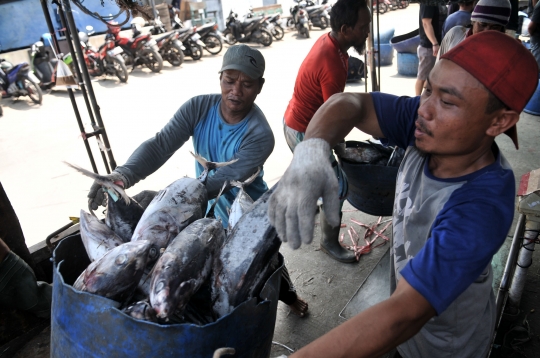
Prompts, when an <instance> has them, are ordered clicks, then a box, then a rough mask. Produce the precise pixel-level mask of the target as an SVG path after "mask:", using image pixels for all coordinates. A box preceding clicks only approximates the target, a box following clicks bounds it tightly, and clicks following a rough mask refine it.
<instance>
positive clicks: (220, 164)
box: [190, 152, 238, 170]
mask: <svg viewBox="0 0 540 358" xmlns="http://www.w3.org/2000/svg"><path fill="white" fill-rule="evenodd" d="M190 153H191V155H192V156H193V157H195V159H196V160H197V162H199V164H200V165H202V167H203V168H204V169H207V170H212V169H216V168H221V167H226V166H227V165H231V164H233V163H236V162H237V161H238V159H233V160H230V161H228V162H211V161H209V160H208V159H206V158H205V157H203V156H202V155H199V154H195V153H193V152H190Z"/></svg>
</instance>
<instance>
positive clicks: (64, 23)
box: [57, 3, 111, 174]
mask: <svg viewBox="0 0 540 358" xmlns="http://www.w3.org/2000/svg"><path fill="white" fill-rule="evenodd" d="M57 5H58V6H59V8H60V9H62V4H59V3H57ZM59 14H60V22H61V23H62V26H63V27H64V28H65V29H66V42H67V44H68V47H69V52H71V58H72V61H73V62H72V63H73V69H74V70H75V74H76V75H77V79H78V80H79V86H80V87H81V92H82V94H83V98H84V103H85V104H86V110H87V111H88V115H89V117H90V123H91V124H92V129H93V130H94V131H96V130H98V129H99V127H98V126H97V124H96V121H95V119H94V113H93V112H92V107H91V106H90V100H89V99H88V93H87V92H86V86H85V84H84V82H82V78H83V77H82V74H81V70H80V67H79V65H80V62H79V61H78V55H77V53H76V52H75V48H74V46H73V42H72V41H71V38H70V33H71V31H69V28H68V26H67V19H66V16H65V14H64V11H63V9H62V11H59ZM81 66H83V67H84V68H85V69H86V65H85V64H82V65H81ZM68 94H69V98H70V99H72V101H71V104H72V105H73V108H77V103H76V101H75V95H74V94H73V90H72V89H71V88H68ZM75 116H76V117H77V124H78V125H79V130H80V131H81V134H82V137H83V141H84V143H85V146H86V147H87V151H88V157H89V159H90V163H91V164H92V170H93V171H94V173H96V174H97V173H99V171H98V169H97V166H96V163H95V161H94V156H93V154H92V151H91V149H90V146H89V144H88V137H89V136H87V135H86V133H85V130H84V125H83V123H82V120H81V117H80V115H77V114H76V115H75ZM96 137H97V138H98V139H99V135H96ZM100 153H101V158H102V159H103V164H104V165H105V171H106V172H107V173H110V172H111V171H110V169H109V165H108V163H107V157H105V154H104V153H103V152H102V151H100Z"/></svg>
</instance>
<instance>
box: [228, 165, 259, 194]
mask: <svg viewBox="0 0 540 358" xmlns="http://www.w3.org/2000/svg"><path fill="white" fill-rule="evenodd" d="M260 172H261V168H260V167H257V171H256V172H255V174H253V175H252V176H250V177H249V178H247V179H246V180H244V181H243V182H241V181H236V180H232V181H231V185H232V186H235V187H237V188H240V189H243V188H244V186H246V185H249V184H251V183H253V181H254V180H255V179H256V178H257V176H258V175H259V173H260Z"/></svg>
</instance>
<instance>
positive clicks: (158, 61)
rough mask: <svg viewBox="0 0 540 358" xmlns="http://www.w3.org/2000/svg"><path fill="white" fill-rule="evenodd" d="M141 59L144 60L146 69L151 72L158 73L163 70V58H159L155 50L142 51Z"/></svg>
mask: <svg viewBox="0 0 540 358" xmlns="http://www.w3.org/2000/svg"><path fill="white" fill-rule="evenodd" d="M142 57H144V59H145V62H146V63H145V65H146V67H148V68H149V69H150V70H151V71H152V72H155V73H158V72H160V71H161V69H162V68H163V58H161V55H160V54H159V53H157V52H156V50H154V49H151V48H147V49H145V50H143V52H142Z"/></svg>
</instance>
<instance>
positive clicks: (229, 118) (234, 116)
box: [219, 101, 251, 124]
mask: <svg viewBox="0 0 540 358" xmlns="http://www.w3.org/2000/svg"><path fill="white" fill-rule="evenodd" d="M219 111H220V113H221V118H223V120H224V121H225V122H227V123H228V124H236V123H240V122H241V121H242V120H243V119H244V118H246V116H247V115H248V113H249V112H250V111H251V108H249V109H248V110H246V111H242V112H232V111H230V110H228V108H227V107H226V106H225V104H224V103H223V101H221V104H220V106H219Z"/></svg>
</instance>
